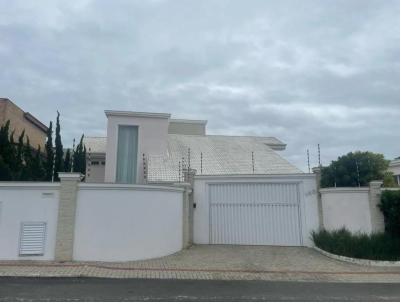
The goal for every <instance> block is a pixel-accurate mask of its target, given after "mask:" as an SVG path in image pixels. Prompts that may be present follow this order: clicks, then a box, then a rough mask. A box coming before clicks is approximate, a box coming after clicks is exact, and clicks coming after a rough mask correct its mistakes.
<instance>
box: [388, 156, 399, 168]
mask: <svg viewBox="0 0 400 302" xmlns="http://www.w3.org/2000/svg"><path fill="white" fill-rule="evenodd" d="M397 166H400V158H399V159H395V160H392V161H391V162H390V164H389V167H397Z"/></svg>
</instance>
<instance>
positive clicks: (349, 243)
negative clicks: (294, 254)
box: [312, 228, 400, 261]
mask: <svg viewBox="0 0 400 302" xmlns="http://www.w3.org/2000/svg"><path fill="white" fill-rule="evenodd" d="M312 239H313V241H314V243H315V245H316V246H317V247H319V248H320V249H322V250H324V251H327V252H329V253H332V254H336V255H341V256H346V257H352V258H359V259H369V260H390V261H395V260H396V261H397V260H400V238H397V237H394V236H392V235H390V234H384V233H379V234H372V235H367V234H362V233H357V234H352V233H350V232H349V231H348V230H346V229H344V228H343V229H340V230H335V231H326V230H322V231H319V232H313V233H312Z"/></svg>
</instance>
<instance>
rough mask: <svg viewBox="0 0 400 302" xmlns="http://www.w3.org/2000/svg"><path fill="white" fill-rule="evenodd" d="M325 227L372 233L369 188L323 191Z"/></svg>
mask: <svg viewBox="0 0 400 302" xmlns="http://www.w3.org/2000/svg"><path fill="white" fill-rule="evenodd" d="M321 198H322V213H323V221H324V227H325V229H327V230H337V229H340V228H343V227H345V228H346V229H348V230H349V231H351V232H362V233H371V230H372V225H371V212H370V205H369V188H368V187H367V188H330V189H322V190H321Z"/></svg>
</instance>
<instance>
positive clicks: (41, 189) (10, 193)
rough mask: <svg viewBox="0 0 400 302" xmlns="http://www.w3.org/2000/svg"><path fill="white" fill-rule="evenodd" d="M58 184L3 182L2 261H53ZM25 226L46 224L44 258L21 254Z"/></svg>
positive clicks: (0, 210) (0, 205) (0, 193)
mask: <svg viewBox="0 0 400 302" xmlns="http://www.w3.org/2000/svg"><path fill="white" fill-rule="evenodd" d="M58 194H59V184H49V183H16V182H14V183H11V182H10V183H0V259H1V260H18V259H20V260H29V259H36V260H53V259H54V248H55V240H56V229H57V213H58ZM23 223H45V224H46V234H45V240H44V242H43V244H44V253H43V255H38V256H22V255H20V238H21V236H20V235H21V226H22V224H23Z"/></svg>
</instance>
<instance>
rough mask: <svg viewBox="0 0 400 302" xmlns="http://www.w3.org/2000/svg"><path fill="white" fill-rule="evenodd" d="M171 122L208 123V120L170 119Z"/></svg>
mask: <svg viewBox="0 0 400 302" xmlns="http://www.w3.org/2000/svg"><path fill="white" fill-rule="evenodd" d="M170 123H177V124H198V125H207V120H187V119H170Z"/></svg>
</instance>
